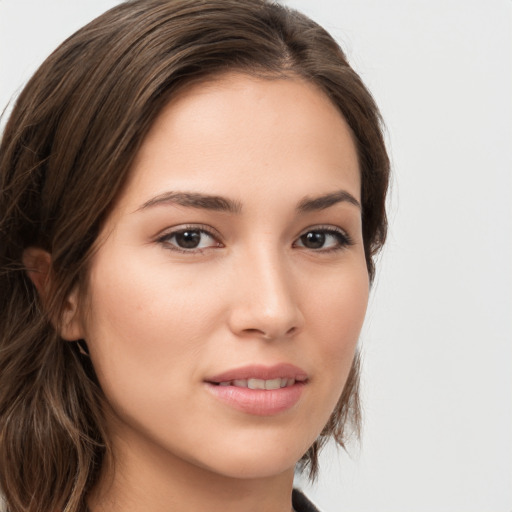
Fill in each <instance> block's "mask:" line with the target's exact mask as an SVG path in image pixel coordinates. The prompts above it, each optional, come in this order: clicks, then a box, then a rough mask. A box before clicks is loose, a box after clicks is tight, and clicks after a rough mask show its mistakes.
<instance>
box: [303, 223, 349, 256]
mask: <svg viewBox="0 0 512 512" xmlns="http://www.w3.org/2000/svg"><path fill="white" fill-rule="evenodd" d="M295 245H296V246H298V247H304V248H305V249H311V250H314V251H322V252H329V251H336V250H340V249H343V248H345V247H347V246H349V245H352V241H351V239H350V237H349V236H348V235H347V234H346V233H345V232H344V231H342V230H341V229H339V228H334V227H328V228H322V227H318V228H315V229H310V230H308V231H306V232H305V233H304V234H302V235H301V236H300V237H299V238H298V240H297V242H295Z"/></svg>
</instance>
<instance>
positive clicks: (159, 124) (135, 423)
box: [0, 0, 389, 512]
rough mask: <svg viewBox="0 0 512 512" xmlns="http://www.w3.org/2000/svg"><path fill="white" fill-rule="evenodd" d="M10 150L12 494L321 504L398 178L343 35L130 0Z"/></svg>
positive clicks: (353, 398)
mask: <svg viewBox="0 0 512 512" xmlns="http://www.w3.org/2000/svg"><path fill="white" fill-rule="evenodd" d="M0 159H1V160H0V174H1V199H0V201H1V202H0V219H1V220H0V223H1V224H0V236H1V242H0V251H1V267H2V271H1V273H0V279H1V284H0V290H1V292H0V293H1V295H0V301H1V302H0V311H1V312H0V315H1V322H0V325H1V331H0V332H1V335H0V342H1V359H0V375H1V377H0V378H1V386H0V428H1V431H0V432H1V435H0V471H1V488H2V492H3V494H4V495H5V500H6V503H7V509H8V510H9V511H22V510H23V511H31V512H32V511H34V512H35V511H50V510H51V511H55V510H62V511H70V512H71V511H85V510H90V511H91V512H100V511H106V510H108V511H118V510H119V511H121V510H122V511H125V512H129V511H132V510H134V511H135V510H147V511H160V510H162V511H163V510H165V511H167V510H177V511H178V510H179V511H188V510H209V511H216V510H223V511H231V510H233V511H234V510H244V511H253V510H254V511H256V510H267V511H270V512H284V511H286V512H288V511H289V510H291V509H292V507H293V509H294V510H297V511H300V510H304V511H307V510H312V509H313V508H312V505H311V504H309V503H308V502H307V500H306V499H305V498H304V497H303V496H302V495H300V494H299V493H297V492H294V493H293V498H292V485H293V475H294V469H295V468H296V467H298V468H299V469H301V470H305V471H309V474H310V476H311V477H314V475H315V474H316V472H317V465H318V452H319V450H320V448H321V447H322V445H323V444H324V443H325V442H326V441H327V440H328V439H329V438H331V437H334V439H335V440H336V441H337V442H338V443H339V444H341V445H343V443H344V440H345V437H346V433H347V429H349V427H352V428H354V429H355V430H356V431H357V428H358V422H359V408H358V395H357V384H358V368H357V355H356V352H357V350H356V345H357V338H358V336H359V332H360V329H361V325H362V322H363V318H364V314H365V309H366V304H367V300H368V289H369V284H370V283H371V280H372V278H373V275H374V262H373V258H374V256H375V254H376V252H377V251H378V250H379V249H380V247H381V246H382V244H383V243H384V239H385V235H386V215H385V208H384V203H385V195H386V189H387V182H388V172H389V164H388V159H387V155H386V150H385V147H384V143H383V138H382V134H381V130H380V118H379V114H378V110H377V107H376V106H375V104H374V102H373V100H372V98H371V95H370V94H369V93H368V91H367V90H366V88H365V87H364V85H363V84H362V83H361V81H360V79H359V77H358V76H357V75H356V73H355V72H354V71H353V70H352V69H351V68H350V67H349V65H348V63H347V62H346V60H345V57H344V55H343V53H342V51H341V50H340V48H339V47H338V46H337V44H336V43H335V42H334V41H333V39H332V38H331V37H330V36H329V35H328V34H327V33H326V32H325V31H324V30H323V29H322V28H320V27H319V26H318V25H316V24H315V23H314V22H312V21H311V20H309V19H308V18H306V17H305V16H303V15H301V14H299V13H297V12H295V11H292V10H288V9H286V8H284V7H281V6H278V5H274V4H271V3H268V2H266V1H264V0H258V1H254V0H242V1H241V0H206V1H204V0H175V1H169V0H149V1H148V0H134V1H129V2H125V3H123V4H121V5H119V6H118V7H115V8H114V9H112V10H110V11H108V12H107V13H105V14H104V15H103V16H100V17H99V18H97V19H96V20H94V21H93V22H91V23H90V24H89V25H87V26H86V27H84V28H83V29H81V30H79V31H78V32H77V33H76V34H74V35H73V36H72V37H70V38H69V39H68V40H67V41H66V42H64V43H63V45H62V46H61V47H59V48H58V49H57V50H56V51H55V52H54V53H53V54H52V55H51V56H50V57H49V58H48V59H47V61H46V62H45V63H44V64H43V65H42V66H41V68H40V69H39V70H38V71H37V73H36V74H35V75H34V77H33V78H32V79H31V81H30V82H29V83H28V85H27V86H26V88H25V89H24V91H23V92H22V93H21V95H20V97H19V99H18V100H17V103H16V105H15V108H14V110H13V113H12V115H11V117H10V119H9V121H8V123H7V126H6V129H5V133H4V136H3V140H2V146H1V155H0ZM297 464H298V466H297Z"/></svg>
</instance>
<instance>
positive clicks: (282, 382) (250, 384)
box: [211, 377, 304, 390]
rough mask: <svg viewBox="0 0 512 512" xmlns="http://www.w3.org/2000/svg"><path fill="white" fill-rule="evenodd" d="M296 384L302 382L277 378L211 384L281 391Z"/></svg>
mask: <svg viewBox="0 0 512 512" xmlns="http://www.w3.org/2000/svg"><path fill="white" fill-rule="evenodd" d="M296 382H304V381H297V380H296V379H293V378H292V379H288V378H286V377H281V378H280V377H278V378H277V379H267V380H264V379H255V378H251V379H235V380H227V381H222V382H212V383H211V384H213V385H214V386H215V385H217V386H235V387H237V388H248V389H267V390H272V389H281V388H288V387H290V386H293V385H294V384H295V383H296Z"/></svg>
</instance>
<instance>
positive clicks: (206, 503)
mask: <svg viewBox="0 0 512 512" xmlns="http://www.w3.org/2000/svg"><path fill="white" fill-rule="evenodd" d="M139 441H140V440H139ZM112 444H113V446H112V448H113V450H112V451H113V453H114V454H115V461H113V460H107V461H106V462H105V464H104V466H103V471H102V475H101V477H100V479H99V482H98V484H97V485H96V487H95V488H94V490H93V492H92V493H91V495H90V497H89V510H90V512H107V511H108V512H121V511H122V512H136V511H140V510H145V511H148V512H169V511H170V510H172V511H173V512H196V511H197V510H208V511H209V512H221V511H222V512H240V511H241V510H243V511H244V512H261V510H265V511H268V512H290V511H291V510H292V505H291V493H292V486H293V474H294V471H293V468H290V469H289V470H286V471H284V472H282V473H279V474H277V475H272V476H269V477H261V478H235V477H231V476H225V475H222V474H219V473H217V472H214V471H212V470H210V469H208V468H204V467H200V466H198V465H195V464H193V463H191V462H189V461H186V460H183V459H181V458H179V457H177V456H176V455H174V454H171V453H168V452H165V453H163V451H162V449H161V447H156V446H151V445H150V443H145V444H144V446H142V445H141V444H140V442H139V443H137V442H135V443H133V442H130V439H126V438H125V440H124V441H123V442H121V441H120V440H119V439H116V438H114V439H113V442H112Z"/></svg>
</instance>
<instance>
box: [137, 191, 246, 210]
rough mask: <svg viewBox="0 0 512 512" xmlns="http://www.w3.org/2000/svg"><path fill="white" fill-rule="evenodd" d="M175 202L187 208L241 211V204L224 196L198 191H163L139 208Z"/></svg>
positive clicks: (143, 208)
mask: <svg viewBox="0 0 512 512" xmlns="http://www.w3.org/2000/svg"><path fill="white" fill-rule="evenodd" d="M165 204H177V205H180V206H187V207H189V208H201V209H204V210H214V211H219V212H228V213H237V214H238V213H241V211H242V204H241V203H240V202H238V201H233V200H232V199H228V198H226V197H221V196H212V195H209V194H200V193H198V192H164V193H163V194H160V195H158V196H156V197H153V198H152V199H150V200H149V201H146V202H145V203H144V204H143V205H142V206H141V207H140V208H138V209H137V211H139V210H145V209H146V208H150V207H151V206H156V205H165Z"/></svg>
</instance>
